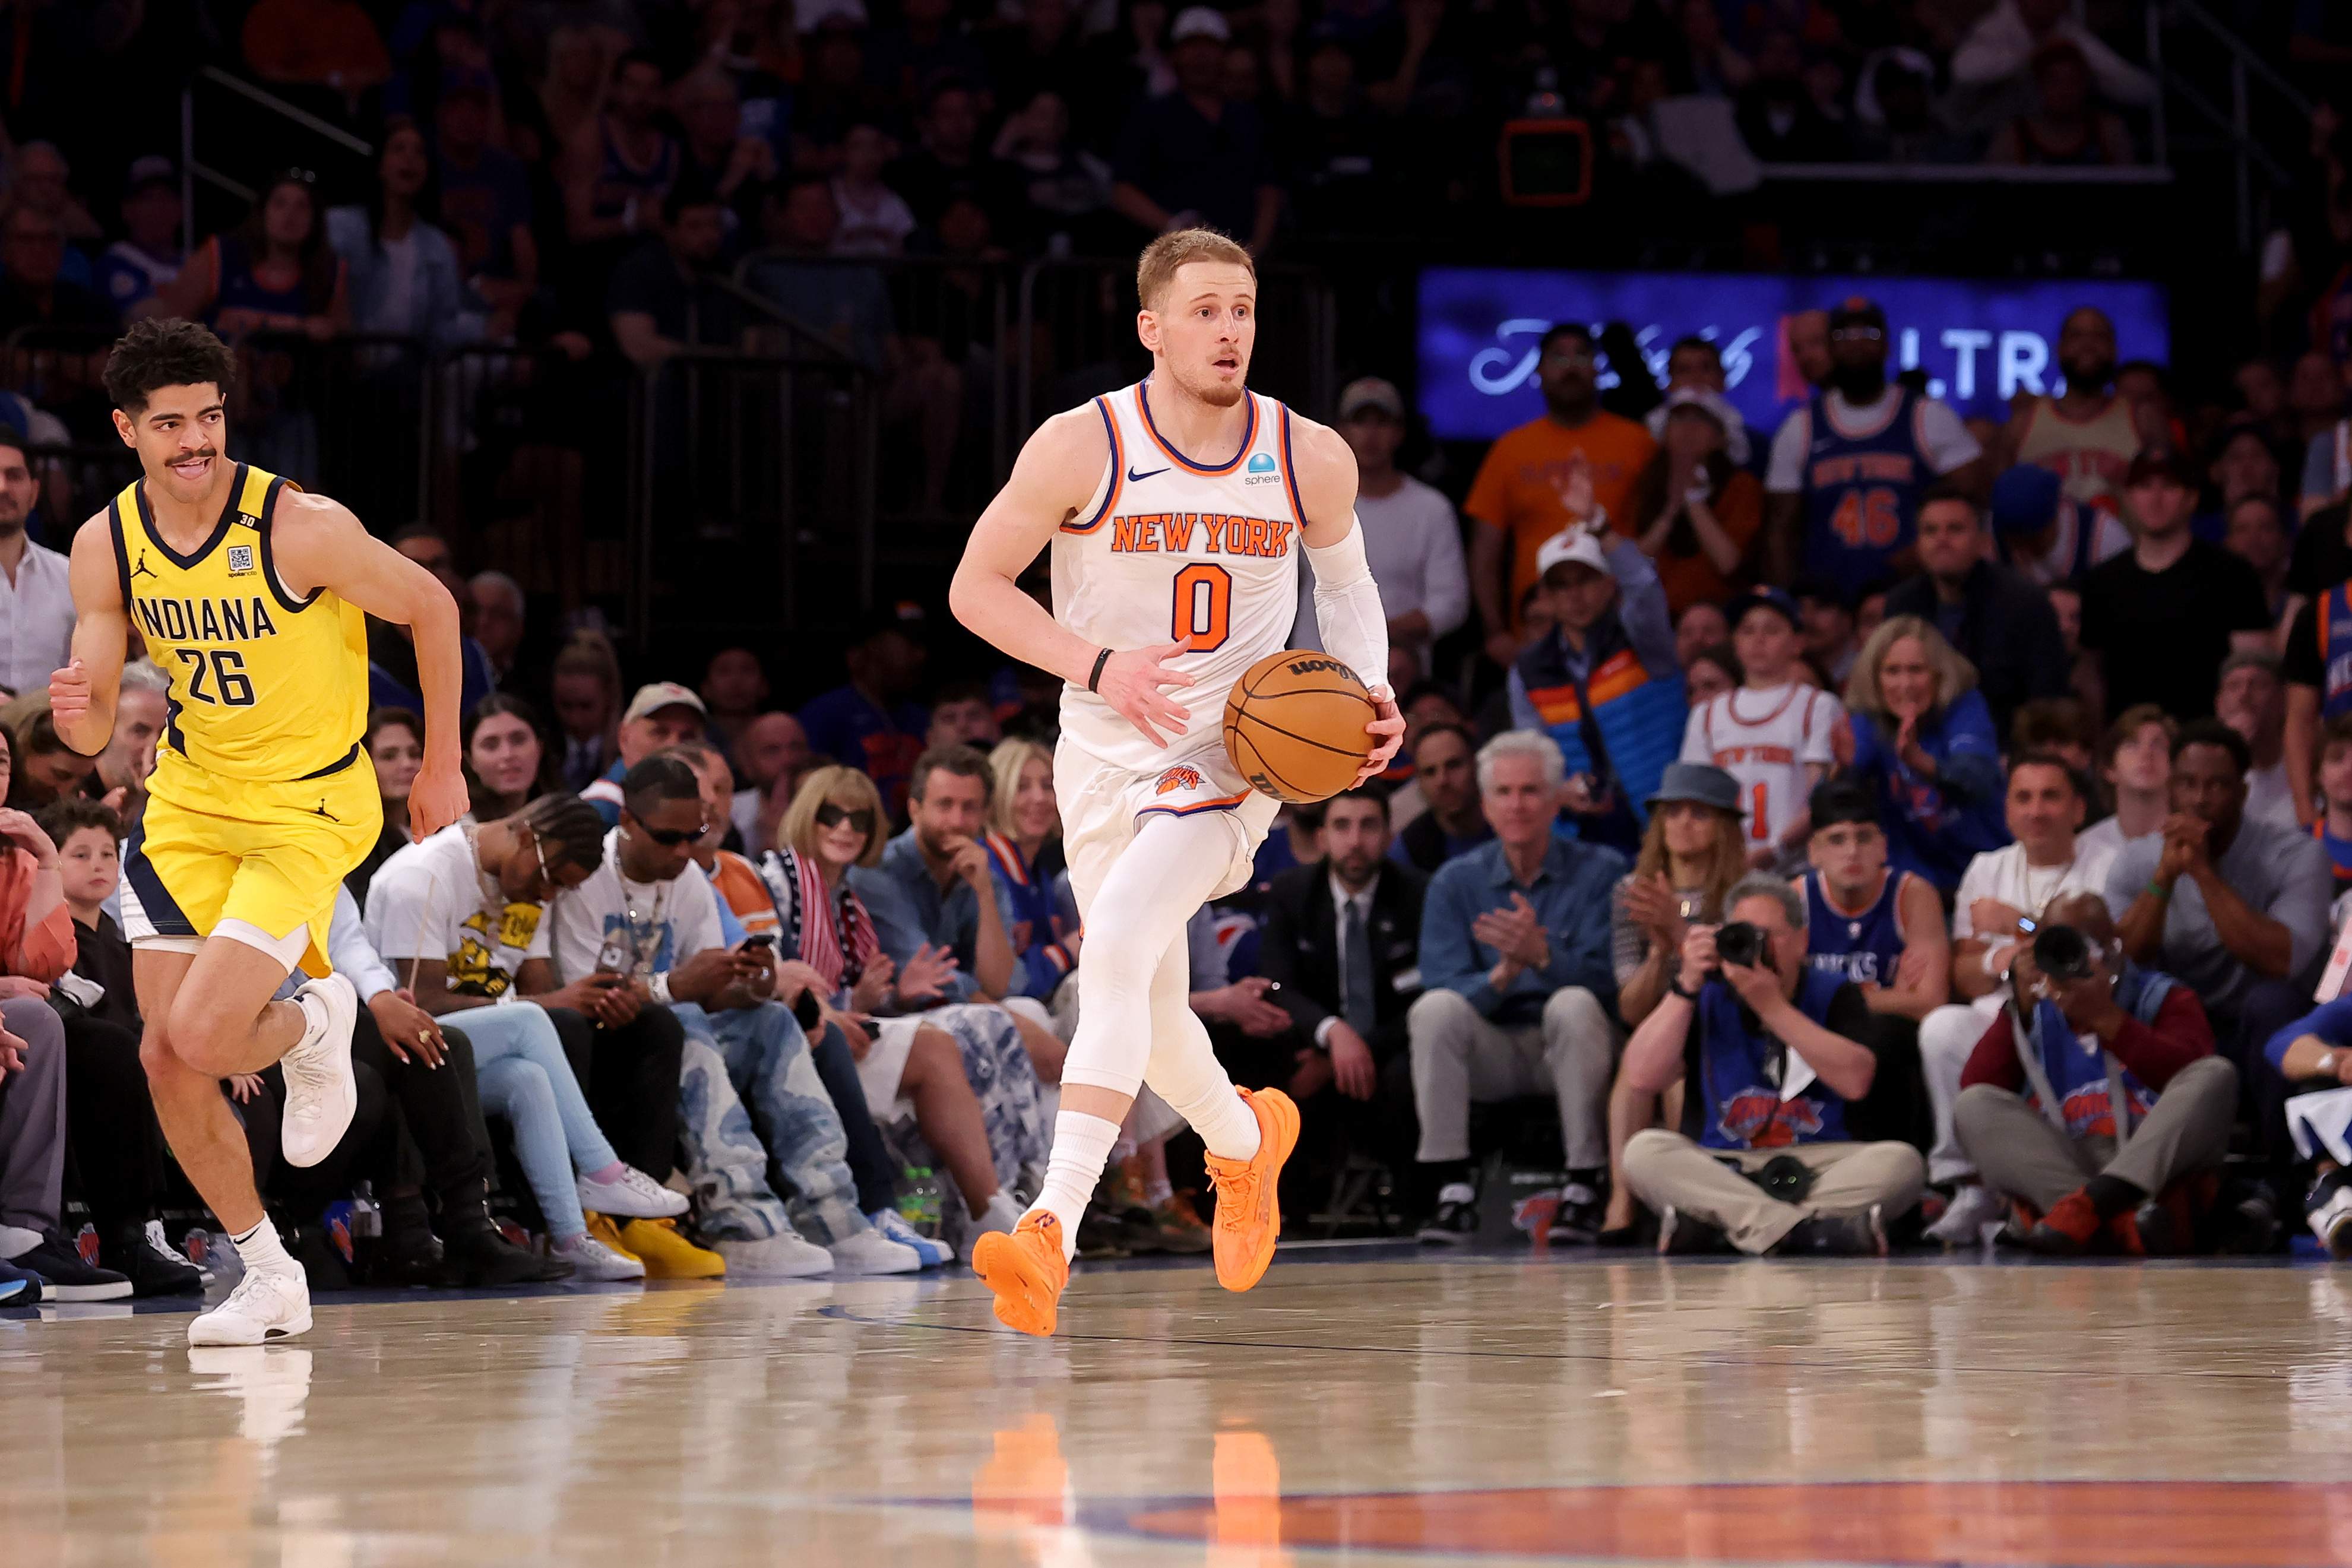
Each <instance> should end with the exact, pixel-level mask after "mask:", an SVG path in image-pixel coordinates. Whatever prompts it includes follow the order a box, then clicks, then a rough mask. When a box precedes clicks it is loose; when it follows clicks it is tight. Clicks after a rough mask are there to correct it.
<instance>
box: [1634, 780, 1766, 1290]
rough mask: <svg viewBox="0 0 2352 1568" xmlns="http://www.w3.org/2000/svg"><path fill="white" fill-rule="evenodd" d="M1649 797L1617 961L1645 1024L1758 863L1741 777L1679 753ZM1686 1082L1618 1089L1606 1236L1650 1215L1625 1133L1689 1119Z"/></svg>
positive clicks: (1638, 1020)
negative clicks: (1692, 946)
mask: <svg viewBox="0 0 2352 1568" xmlns="http://www.w3.org/2000/svg"><path fill="white" fill-rule="evenodd" d="M1643 806H1644V807H1645V808H1646V809H1647V810H1648V811H1649V813H1650V825H1649V827H1648V828H1647V829H1646V830H1644V831H1643V835H1642V853H1641V858H1640V859H1638V860H1636V861H1635V862H1633V870H1632V871H1631V872H1629V873H1626V875H1625V876H1624V878H1623V879H1622V880H1621V881H1620V882H1619V883H1617V886H1616V887H1615V888H1614V889H1613V890H1612V894H1611V903H1610V915H1609V937H1610V963H1611V966H1612V968H1614V970H1615V971H1616V975H1617V1013H1618V1016H1619V1017H1620V1018H1622V1019H1624V1020H1625V1021H1626V1022H1627V1023H1629V1024H1633V1025H1637V1026H1638V1025H1639V1024H1640V1023H1641V1021H1642V1020H1643V1019H1645V1018H1648V1017H1649V1016H1650V1010H1651V1009H1653V1008H1655V1007H1656V1006H1657V1005H1658V1001H1659V998H1662V997H1664V995H1665V994H1666V987H1667V985H1668V983H1669V982H1671V981H1672V980H1673V978H1674V975H1675V966H1676V965H1677V964H1679V963H1680V962H1681V954H1682V950H1683V937H1684V936H1685V935H1686V934H1687V933H1688V932H1689V930H1690V927H1691V925H1692V924H1693V923H1694V922H1696V923H1698V924H1700V925H1713V924H1715V923H1716V922H1717V921H1719V920H1721V919H1722V918H1723V897H1724V894H1727V893H1729V892H1730V891H1731V889H1732V888H1733V886H1735V885H1736V884H1737V883H1738V881H1739V879H1740V877H1741V876H1742V875H1744V874H1746V873H1747V870H1748V844H1747V837H1746V835H1747V828H1746V819H1747V811H1746V809H1745V808H1744V807H1743V806H1742V805H1741V804H1740V800H1739V781H1738V779H1734V778H1733V777H1732V776H1731V775H1730V774H1728V773H1727V772H1725V771H1724V770H1723V769H1722V768H1717V767H1714V766H1713V765H1711V764H1709V763H1705V762H1670V763H1668V764H1666V768H1665V773H1664V777H1663V778H1661V779H1659V781H1658V789H1657V793H1655V794H1654V795H1652V796H1651V797H1650V798H1649V799H1648V800H1645V801H1643ZM1682 1107H1683V1100H1682V1086H1681V1084H1680V1083H1677V1084H1675V1087H1674V1088H1673V1089H1671V1090H1669V1091H1668V1092H1666V1095H1665V1097H1664V1100H1663V1101H1661V1100H1660V1099H1659V1097H1658V1096H1656V1095H1654V1094H1639V1093H1636V1092H1634V1090H1633V1084H1632V1083H1630V1082H1627V1081H1626V1078H1625V1075H1624V1074H1623V1073H1622V1072H1620V1073H1619V1074H1618V1075H1617V1082H1616V1083H1615V1084H1614V1085H1613V1086H1612V1088H1611V1089H1610V1091H1609V1208H1608V1212H1607V1213H1606V1214H1605V1215H1604V1216H1602V1223H1601V1235H1600V1237H1599V1241H1600V1244H1601V1246H1603V1247H1623V1246H1629V1245H1631V1244H1632V1243H1633V1241H1634V1240H1635V1239H1636V1238H1637V1233H1638V1229H1639V1221H1640V1218H1641V1216H1640V1214H1639V1212H1638V1206H1637V1205H1636V1204H1635V1203H1634V1201H1633V1188H1632V1187H1630V1186H1627V1185H1625V1141H1626V1140H1627V1139H1629V1138H1631V1137H1632V1136H1633V1134H1635V1133H1638V1132H1640V1131H1641V1130H1642V1129H1643V1128H1644V1127H1651V1126H1655V1125H1656V1124H1657V1122H1658V1117H1659V1113H1660V1112H1661V1110H1663V1111H1664V1115H1665V1119H1666V1121H1667V1122H1668V1123H1675V1122H1679V1121H1680V1120H1682Z"/></svg>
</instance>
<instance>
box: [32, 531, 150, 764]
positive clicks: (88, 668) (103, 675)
mask: <svg viewBox="0 0 2352 1568" xmlns="http://www.w3.org/2000/svg"><path fill="white" fill-rule="evenodd" d="M66 581H67V584H68V586H69V587H70V588H71V589H72V591H73V601H74V633H73V656H72V657H71V658H70V659H69V660H68V662H67V664H66V667H65V668H64V669H62V670H59V671H58V672H57V674H53V675H51V676H50V677H49V711H50V714H51V716H52V717H53V718H54V719H55V720H56V722H57V727H58V738H59V739H60V740H63V741H64V742H65V743H66V744H67V745H68V746H69V747H73V748H74V749H75V750H76V751H78V752H79V753H81V754H82V755H83V756H84V757H95V756H97V755H98V754H99V753H100V752H101V751H103V750H105V749H106V743H107V742H108V741H109V740H110V739H111V738H112V737H113V735H114V699H115V696H116V695H117V694H118V693H119V692H120V691H121V687H122V660H123V657H124V655H125V654H126V653H128V652H129V649H130V643H131V607H130V606H129V605H127V604H125V603H123V602H122V573H121V569H120V567H118V565H117V564H116V562H115V557H114V534H113V530H111V529H110V528H107V527H106V526H105V525H104V524H103V522H102V521H101V520H100V518H97V517H92V518H91V519H89V522H88V523H86V524H84V525H83V527H82V528H81V531H80V532H79V533H77V534H75V535H74V541H73V555H72V557H71V558H70V559H68V562H67V565H66Z"/></svg>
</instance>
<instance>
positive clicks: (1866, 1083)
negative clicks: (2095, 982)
mask: <svg viewBox="0 0 2352 1568" xmlns="http://www.w3.org/2000/svg"><path fill="white" fill-rule="evenodd" d="M1726 903H1727V906H1728V907H1727V914H1728V915H1729V923H1728V924H1727V925H1721V926H1716V925H1694V926H1693V927H1691V929H1690V934H1689V935H1688V936H1685V938H1684V939H1683V950H1682V963H1681V965H1680V966H1679V969H1678V972H1677V974H1676V976H1675V983H1674V986H1673V988H1672V989H1670V990H1669V991H1668V993H1667V995H1666V997H1665V998H1664V1000H1662V1001H1661V1002H1659V1003H1658V1005H1657V1007H1656V1008H1655V1009H1653V1010H1652V1011H1651V1013H1650V1016H1649V1017H1648V1018H1646V1019H1643V1020H1642V1027H1641V1028H1639V1029H1637V1030H1634V1031H1633V1039H1632V1040H1630V1041H1628V1042H1627V1043H1626V1047H1625V1063H1624V1074H1625V1076H1626V1077H1627V1078H1629V1079H1631V1080H1632V1081H1633V1085H1634V1087H1635V1088H1636V1089H1639V1090H1642V1091H1645V1092H1651V1093H1659V1092H1664V1089H1665V1088H1666V1087H1667V1086H1668V1085H1669V1084H1671V1083H1673V1082H1675V1080H1676V1079H1677V1078H1680V1079H1682V1080H1683V1081H1684V1082H1685V1091H1684V1095H1683V1129H1684V1130H1683V1131H1681V1132H1673V1133H1670V1132H1667V1131H1665V1130H1664V1129H1663V1128H1658V1127H1653V1128H1650V1129H1648V1130H1647V1131H1645V1132H1641V1133H1637V1134H1634V1135H1633V1140H1632V1141H1631V1142H1630V1143H1628V1144H1627V1145H1625V1179H1626V1180H1627V1181H1629V1182H1631V1183H1632V1184H1633V1190H1634V1192H1635V1194H1636V1195H1638V1196H1639V1197H1641V1199H1642V1201H1643V1202H1644V1203H1646V1204H1648V1205H1649V1206H1650V1207H1652V1208H1654V1209H1656V1210H1657V1211H1658V1217H1659V1225H1658V1250H1659V1251H1661V1252H1680V1251H1690V1250H1697V1249H1704V1248H1706V1247H1708V1246H1710V1245H1715V1244H1719V1243H1720V1242H1722V1241H1726V1240H1727V1241H1729V1243H1730V1244H1731V1245H1732V1246H1733V1247H1735V1248H1737V1249H1738V1250H1740V1251H1742V1252H1746V1253H1749V1254H1751V1255H1759V1256H1760V1255H1762V1254H1764V1253H1768V1252H1769V1253H1781V1254H1805V1253H1845V1254H1861V1255H1871V1254H1878V1255H1883V1254H1884V1253H1885V1250H1886V1226H1887V1224H1888V1222H1889V1221H1891V1220H1893V1219H1895V1218H1897V1217H1899V1216H1901V1215H1902V1214H1904V1213H1905V1212H1906V1211H1907V1210H1908V1209H1909V1208H1910V1207H1911V1206H1912V1205H1913V1204H1914V1203H1916V1202H1917V1201H1918V1199H1919V1189H1920V1186H1921V1185H1922V1183H1923V1182H1924V1181H1925V1179H1926V1176H1927V1170H1926V1165H1925V1162H1923V1161H1922V1160H1921V1158H1920V1157H1919V1151H1918V1150H1916V1149H1915V1148H1913V1147H1912V1146H1911V1145H1908V1144H1903V1143H1895V1142H1891V1141H1890V1142H1885V1143H1872V1144H1864V1143H1856V1142H1854V1141H1853V1140H1852V1139H1850V1138H1849V1137H1848V1136H1847V1135H1846V1119H1845V1118H1846V1108H1847V1106H1848V1105H1849V1104H1850V1103H1852V1102H1853V1101H1856V1100H1859V1099H1861V1098H1862V1097H1863V1096H1864V1095H1865V1094H1867V1093H1869V1092H1870V1086H1871V1082H1872V1080H1873V1079H1874V1077H1875V1076H1876V1073H1877V1070H1878V1061H1877V1058H1876V1057H1875V1056H1874V1055H1873V1054H1872V1052H1871V1050H1870V1048H1869V1047H1868V1046H1867V1045H1865V1044H1864V1043H1863V1040H1864V1036H1865V1035H1866V1033H1867V1032H1868V1030H1869V1029H1870V1027H1871V1019H1872V1017H1873V1014H1872V1013H1871V1010H1870V1004H1869V1003H1868V1002H1867V1001H1866V1000H1864V997H1863V994H1862V989H1861V988H1860V987H1858V986H1856V985H1854V984H1853V982H1852V981H1850V980H1848V979H1847V978H1846V977H1845V976H1844V975H1843V973H1842V972H1839V971H1835V970H1825V969H1816V968H1814V967H1812V966H1811V964H1810V963H1809V962H1807V960H1806V956H1805V926H1806V919H1805V901H1804V900H1803V899H1802V898H1801V897H1800V896H1799V895H1798V894H1797V892H1796V890H1795V889H1793V888H1791V887H1790V885H1789V884H1788V883H1785V882H1783V881H1781V880H1780V878H1779V877H1777V876H1773V875H1770V874H1769V873H1763V874H1755V875H1750V876H1748V877H1744V878H1742V879H1741V880H1740V882H1739V883H1738V885H1737V886H1735V887H1734V888H1732V890H1731V892H1730V894H1728V895H1727V899H1726ZM1727 933H1728V934H1730V935H1731V936H1733V937H1734V938H1735V946H1737V947H1738V948H1740V949H1742V950H1743V951H1741V952H1735V953H1734V954H1733V955H1732V956H1734V957H1738V956H1749V957H1751V958H1752V960H1753V961H1752V962H1750V963H1745V964H1742V963H1735V962H1730V961H1728V960H1727V958H1726V956H1724V955H1723V954H1722V953H1721V952H1720V951H1719V947H1720V944H1721V939H1722V937H1723V936H1724V935H1725V934H1727Z"/></svg>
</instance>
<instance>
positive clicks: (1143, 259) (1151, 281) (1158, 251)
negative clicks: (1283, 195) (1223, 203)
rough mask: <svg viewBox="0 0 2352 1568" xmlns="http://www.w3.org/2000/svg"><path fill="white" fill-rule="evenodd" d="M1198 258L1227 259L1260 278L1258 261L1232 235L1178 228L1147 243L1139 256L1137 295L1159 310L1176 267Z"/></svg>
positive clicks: (1200, 259)
mask: <svg viewBox="0 0 2352 1568" xmlns="http://www.w3.org/2000/svg"><path fill="white" fill-rule="evenodd" d="M1194 261H1222V262H1225V263H1228V264H1230V265H1231V266H1234V267H1244V268H1246V269H1247V270H1248V272H1249V275H1250V277H1251V279H1252V280H1253V281H1255V279H1256V277H1257V263H1255V262H1254V261H1252V260H1251V259H1250V253H1249V252H1247V251H1245V250H1244V249H1243V248H1242V247H1241V246H1239V245H1238V244H1236V243H1235V242H1234V237H1233V236H1232V235H1227V234H1221V233H1219V232H1218V231H1217V230H1215V229H1177V230H1175V231H1174V232H1172V233H1170V234H1164V235H1160V237H1159V238H1158V239H1156V240H1153V241H1152V242H1151V243H1150V245H1148V246H1144V247H1143V254H1142V256H1139V257H1138V258H1137V259H1136V263H1135V297H1136V298H1137V299H1138V300H1139V301H1141V302H1142V305H1143V308H1145V309H1146V310H1156V309H1158V308H1160V307H1159V299H1160V296H1161V295H1162V294H1165V293H1166V292H1167V291H1168V286H1169V285H1170V284H1171V283H1173V282H1175V281H1176V269H1177V268H1178V267H1182V266H1184V265H1185V264H1186V263H1188V262H1194Z"/></svg>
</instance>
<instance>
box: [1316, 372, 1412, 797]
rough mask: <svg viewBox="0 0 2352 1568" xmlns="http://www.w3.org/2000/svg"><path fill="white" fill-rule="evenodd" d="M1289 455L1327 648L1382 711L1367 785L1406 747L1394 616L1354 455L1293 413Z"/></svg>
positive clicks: (1333, 434)
mask: <svg viewBox="0 0 2352 1568" xmlns="http://www.w3.org/2000/svg"><path fill="white" fill-rule="evenodd" d="M1290 417H1291V450H1292V452H1293V454H1294V457H1293V461H1294V462H1295V463H1296V464H1297V479H1298V499H1299V504H1300V505H1301V506H1303V507H1306V509H1307V515H1306V516H1305V517H1301V518H1300V519H1299V524H1300V528H1299V537H1300V538H1301V539H1302V540H1303V541H1304V542H1305V544H1306V546H1307V559H1308V560H1309V561H1310V562H1311V563H1312V564H1313V565H1314V568H1315V627H1316V630H1317V631H1318V632H1320V633H1321V634H1322V640H1323V651H1324V652H1325V653H1328V654H1330V655H1331V656H1332V657H1333V658H1335V659H1339V660H1340V661H1342V662H1343V663H1345V664H1347V665H1348V666H1349V668H1350V669H1353V670H1354V671H1355V672H1356V673H1357V674H1359V675H1361V676H1362V677H1363V680H1364V685H1366V686H1368V687H1369V688H1370V691H1371V694H1372V701H1373V702H1374V703H1375V704H1376V705H1377V706H1378V707H1379V709H1380V712H1379V714H1378V716H1376V717H1374V718H1373V720H1372V722H1371V723H1370V724H1369V725H1366V726H1365V729H1366V731H1367V732H1368V733H1370V736H1371V737H1372V754H1371V756H1370V757H1369V758H1365V759H1364V768H1363V771H1362V772H1360V773H1359V774H1357V775H1356V781H1357V782H1358V783H1362V782H1363V781H1364V780H1365V779H1370V778H1372V777H1374V776H1376V775H1378V774H1380V773H1383V772H1385V771H1387V769H1388V765H1389V759H1390V758H1392V757H1394V756H1395V755H1396V753H1397V747H1399V746H1401V745H1402V744H1403V742H1404V716H1403V715H1402V713H1400V712H1398V711H1397V704H1396V694H1395V693H1394V692H1392V691H1391V690H1390V689H1389V622H1388V612H1386V611H1385V610H1383V609H1382V608H1381V590H1380V585H1379V584H1378V583H1376V582H1374V581H1373V580H1372V570H1371V567H1370V564H1369V563H1368V562H1367V561H1366V560H1365V559H1364V530H1363V528H1361V527H1360V525H1359V524H1358V523H1357V521H1356V455H1355V453H1354V452H1353V451H1352V450H1350V449H1349V445H1348V444H1347V442H1346V441H1345V440H1343V439H1341V437H1340V435H1339V432H1338V431H1336V430H1333V429H1331V428H1330V427H1329V426H1328V425H1321V424H1318V423H1315V422H1314V421H1313V420H1311V419H1301V418H1300V417H1298V415H1297V414H1295V413H1294V414H1292V415H1291V416H1290Z"/></svg>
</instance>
